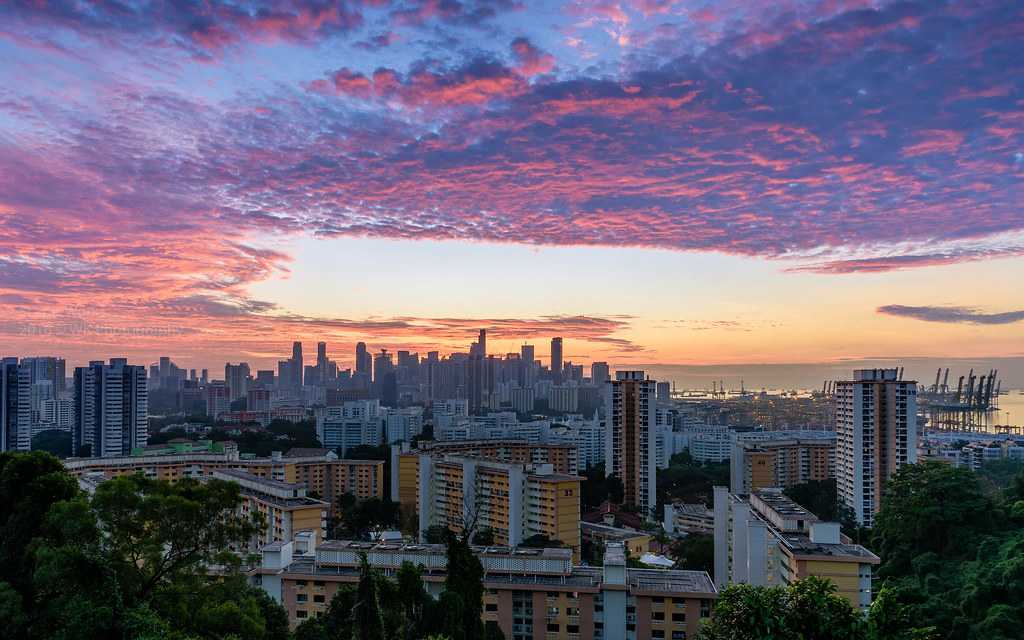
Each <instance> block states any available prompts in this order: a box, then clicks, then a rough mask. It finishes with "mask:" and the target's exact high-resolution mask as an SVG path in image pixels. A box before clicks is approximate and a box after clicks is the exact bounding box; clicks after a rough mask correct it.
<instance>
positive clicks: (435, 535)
mask: <svg viewBox="0 0 1024 640" xmlns="http://www.w3.org/2000/svg"><path fill="white" fill-rule="evenodd" d="M447 538H448V529H447V528H445V527H442V526H441V525H437V524H432V525H430V526H429V527H427V528H426V529H424V530H423V540H424V541H425V542H427V543H428V544H445V542H446V541H447Z"/></svg>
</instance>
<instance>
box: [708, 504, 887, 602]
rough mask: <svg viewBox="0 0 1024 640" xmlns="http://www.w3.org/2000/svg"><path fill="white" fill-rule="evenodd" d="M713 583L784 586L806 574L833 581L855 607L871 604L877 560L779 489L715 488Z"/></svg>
mask: <svg viewBox="0 0 1024 640" xmlns="http://www.w3.org/2000/svg"><path fill="white" fill-rule="evenodd" d="M714 514H715V584H716V585H717V586H718V587H719V588H721V587H724V586H725V585H727V584H729V583H747V584H752V585H764V586H783V587H784V586H787V585H789V584H791V583H793V582H795V581H796V580H799V579H801V578H806V577H808V576H820V577H823V578H827V579H828V580H831V581H832V582H833V583H834V584H835V585H836V587H837V588H838V591H839V595H841V596H843V597H844V598H846V599H847V600H849V601H850V604H852V605H853V606H854V607H855V608H857V609H858V610H860V611H866V610H867V608H868V607H870V606H871V600H872V591H871V574H872V568H873V567H874V566H875V565H877V564H878V563H879V558H878V556H876V555H875V554H873V553H871V552H870V551H868V550H867V549H865V548H864V547H862V546H861V545H859V544H852V543H851V542H850V541H849V539H846V538H844V537H843V535H842V533H841V532H840V527H839V523H837V522H823V521H821V520H819V519H818V518H817V516H815V515H814V514H813V513H811V512H809V511H807V510H806V509H804V508H803V507H801V506H800V505H798V504H796V503H795V502H793V501H792V500H790V499H789V498H787V497H786V496H785V495H784V494H783V493H782V490H781V489H777V488H773V489H761V490H759V491H756V492H754V493H752V494H749V495H741V494H733V493H730V492H729V490H728V489H726V488H725V487H715V506H714Z"/></svg>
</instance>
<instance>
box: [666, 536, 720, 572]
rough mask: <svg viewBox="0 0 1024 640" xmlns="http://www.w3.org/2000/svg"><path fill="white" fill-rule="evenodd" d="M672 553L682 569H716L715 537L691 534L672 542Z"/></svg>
mask: <svg viewBox="0 0 1024 640" xmlns="http://www.w3.org/2000/svg"><path fill="white" fill-rule="evenodd" d="M670 553H671V554H672V557H673V558H675V560H676V566H677V567H678V568H680V569H690V570H693V571H707V572H708V573H712V572H713V571H714V569H715V540H714V537H713V536H710V535H705V534H701V533H691V534H689V535H687V536H686V537H683V538H678V539H676V540H674V541H673V542H672V546H671V547H670Z"/></svg>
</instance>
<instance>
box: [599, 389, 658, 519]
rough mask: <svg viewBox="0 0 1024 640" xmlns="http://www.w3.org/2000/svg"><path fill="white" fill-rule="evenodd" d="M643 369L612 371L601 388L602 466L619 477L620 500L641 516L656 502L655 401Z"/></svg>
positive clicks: (610, 473) (649, 512)
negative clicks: (603, 418) (603, 436)
mask: <svg viewBox="0 0 1024 640" xmlns="http://www.w3.org/2000/svg"><path fill="white" fill-rule="evenodd" d="M655 385H656V383H655V382H654V381H653V380H647V379H645V376H644V372H643V371H616V372H615V380H609V381H608V382H606V383H605V387H604V391H605V393H604V404H605V445H604V451H605V463H604V464H605V469H606V470H607V473H608V474H609V475H614V476H616V477H618V478H619V479H621V480H622V485H623V489H624V496H623V501H624V502H625V503H626V504H629V505H634V506H636V507H637V508H638V509H639V510H640V512H641V513H643V514H644V515H645V516H650V515H651V510H652V509H653V508H654V506H655V503H656V502H657V495H656V488H657V487H656V483H655V475H654V474H655V469H656V465H657V451H656V447H657V438H656V437H655V420H656V416H657V400H656V399H655V393H656V390H655Z"/></svg>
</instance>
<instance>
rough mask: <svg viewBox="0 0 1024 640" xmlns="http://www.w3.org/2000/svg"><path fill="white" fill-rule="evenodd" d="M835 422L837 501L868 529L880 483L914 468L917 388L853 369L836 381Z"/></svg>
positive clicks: (884, 372)
mask: <svg viewBox="0 0 1024 640" xmlns="http://www.w3.org/2000/svg"><path fill="white" fill-rule="evenodd" d="M835 416H836V418H835V419H836V484H837V486H838V492H839V499H840V500H841V501H842V502H843V503H844V504H846V505H847V506H848V507H850V508H851V509H852V510H853V512H854V515H855V516H856V518H857V522H858V523H860V524H862V525H864V526H867V527H870V526H872V525H873V524H874V519H875V514H876V513H877V512H878V509H879V507H880V506H881V498H882V489H883V487H884V486H885V483H886V481H888V480H889V477H890V476H892V474H894V473H896V471H898V470H899V469H900V468H901V467H902V466H903V465H905V464H912V463H914V462H917V382H916V381H910V380H901V379H899V373H898V371H897V370H896V369H857V370H855V371H854V372H853V380H838V381H836V393H835Z"/></svg>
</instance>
